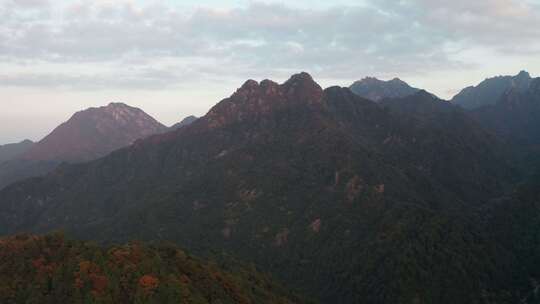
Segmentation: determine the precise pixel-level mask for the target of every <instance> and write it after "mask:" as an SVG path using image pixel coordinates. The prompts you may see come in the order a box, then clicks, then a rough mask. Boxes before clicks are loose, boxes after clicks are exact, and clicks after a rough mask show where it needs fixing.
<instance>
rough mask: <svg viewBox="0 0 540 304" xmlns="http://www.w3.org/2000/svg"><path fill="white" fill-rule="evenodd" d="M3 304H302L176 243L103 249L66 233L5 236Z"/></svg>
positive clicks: (257, 277)
mask: <svg viewBox="0 0 540 304" xmlns="http://www.w3.org/2000/svg"><path fill="white" fill-rule="evenodd" d="M0 303H39V304H42V303H44V304H47V303H51V304H52V303H194V304H196V303H197V304H198V303H224V304H225V303H242V304H251V303H303V302H302V301H300V300H299V299H297V298H295V297H293V296H291V295H290V294H289V293H287V292H285V291H284V290H283V289H282V288H281V287H279V286H278V285H275V284H274V283H272V282H271V281H269V280H268V278H267V277H266V276H264V275H261V274H259V273H256V272H255V271H252V270H249V271H248V270H245V269H241V268H236V269H235V270H234V272H231V271H228V272H225V271H223V270H222V269H220V267H218V266H217V264H216V263H214V262H210V263H209V262H203V261H202V260H199V259H197V258H194V257H191V256H189V255H187V254H186V253H185V252H184V251H182V250H180V249H178V248H176V247H175V246H172V245H163V246H152V247H150V246H145V245H143V244H140V243H132V244H128V245H123V246H113V247H109V248H104V247H101V246H98V245H95V244H92V243H85V242H78V241H69V240H65V239H64V237H63V236H62V235H61V234H55V235H48V236H42V237H38V236H32V235H18V236H13V237H9V238H5V239H0Z"/></svg>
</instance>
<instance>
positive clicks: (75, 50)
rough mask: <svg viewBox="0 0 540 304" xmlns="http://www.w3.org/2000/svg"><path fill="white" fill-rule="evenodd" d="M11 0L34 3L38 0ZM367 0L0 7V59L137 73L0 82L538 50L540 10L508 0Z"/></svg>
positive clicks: (440, 65) (155, 77)
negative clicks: (328, 4) (29, 9)
mask: <svg viewBox="0 0 540 304" xmlns="http://www.w3.org/2000/svg"><path fill="white" fill-rule="evenodd" d="M16 2H18V3H19V4H25V5H27V6H32V4H34V5H37V4H38V2H40V1H38V0H17V1H16ZM370 3H371V5H369V6H340V7H333V8H328V9H299V8H290V7H287V6H284V5H277V4H263V3H258V2H252V3H250V4H249V5H248V6H247V7H242V8H233V9H228V10H216V9H211V8H199V9H196V10H195V11H194V12H191V13H187V12H182V11H179V10H178V9H176V8H174V7H168V6H163V5H162V6H160V5H154V6H151V7H142V6H138V5H135V4H132V3H129V2H110V3H105V4H99V3H90V2H80V3H76V4H71V5H69V6H68V7H62V8H60V7H55V8H54V10H55V14H54V16H55V17H50V15H46V14H34V15H28V14H26V13H25V12H21V11H20V10H17V9H16V8H15V7H14V5H9V6H7V5H6V6H1V5H0V16H3V15H6V14H8V11H9V15H10V16H11V18H10V19H9V20H8V19H3V20H0V58H1V59H2V60H3V61H4V62H48V63H54V62H59V63H72V64H86V63H92V64H93V63H96V64H99V63H107V64H110V65H115V66H116V67H117V69H118V70H122V69H125V68H126V66H133V67H134V68H135V69H137V72H136V73H133V74H132V75H129V77H117V76H118V75H112V74H111V75H101V74H99V75H98V74H96V75H91V76H84V77H82V76H81V77H73V76H70V75H62V74H55V75H51V76H52V77H45V78H49V79H48V80H41V81H40V80H39V79H38V78H40V77H42V76H45V75H34V76H32V77H28V75H27V76H24V77H22V76H10V77H7V76H6V77H3V78H0V83H2V84H4V85H8V84H9V85H20V86H23V85H28V86H36V85H55V84H58V83H64V85H66V86H69V85H72V86H74V87H80V86H82V83H83V82H84V81H87V82H88V83H89V85H88V87H91V88H94V87H103V86H110V85H118V86H120V87H130V86H131V87H149V88H160V87H166V86H167V85H168V84H169V83H171V82H172V83H177V82H179V81H197V80H201V79H207V78H209V77H212V75H223V76H222V77H223V78H235V77H238V78H244V77H246V75H249V76H250V77H257V76H259V75H261V76H262V77H264V76H268V75H273V76H276V77H280V76H282V75H285V74H287V73H290V72H292V71H297V70H313V71H317V72H319V73H321V74H324V75H326V76H327V77H330V78H338V79H339V78H355V77H359V76H361V75H359V74H362V76H363V75H364V74H368V73H374V72H377V71H379V72H380V71H384V72H385V73H387V74H401V75H403V74H407V73H408V74H418V73H427V72H428V71H430V70H434V69H437V70H445V69H448V70H451V69H463V68H467V67H469V66H471V65H472V63H469V62H461V61H459V60H456V59H455V58H454V56H453V55H454V53H455V52H456V51H455V49H456V48H457V49H459V48H460V47H462V46H464V45H467V46H468V47H474V46H480V47H488V48H491V49H494V50H497V51H499V52H505V53H508V52H524V53H526V52H529V53H531V52H535V51H536V50H537V49H538V43H537V42H536V40H537V37H539V36H540V26H539V25H540V24H539V21H538V20H540V10H539V9H538V7H536V6H532V5H531V4H526V3H520V2H518V1H517V0H515V1H513V0H477V1H470V0H467V1H465V0H455V1H452V2H449V1H448V2H442V1H431V0H403V1H394V0H392V1H391V0H377V1H372V2H370ZM12 4H13V3H12ZM49 9H50V8H49ZM59 10H61V11H59ZM501 37H504V39H501ZM162 61H173V62H175V63H173V64H172V65H168V66H169V67H170V68H172V67H174V69H177V70H174V71H168V72H167V71H165V70H164V68H163V66H162V65H161V64H160V62H162ZM201 61H202V62H207V63H203V64H201V63H200V62H201ZM140 66H151V67H155V68H154V70H153V71H154V72H153V73H152V72H149V73H148V74H145V73H143V72H142V68H141V67H140ZM180 71H182V72H180ZM186 74H188V75H189V76H188V77H186V76H185V75H186ZM124 76H125V75H124ZM115 78H118V79H124V80H116V82H115ZM102 79H107V81H103V80H102ZM126 79H127V80H126ZM109 80H111V82H109ZM47 82H50V83H47Z"/></svg>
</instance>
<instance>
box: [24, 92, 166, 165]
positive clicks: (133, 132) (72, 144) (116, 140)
mask: <svg viewBox="0 0 540 304" xmlns="http://www.w3.org/2000/svg"><path fill="white" fill-rule="evenodd" d="M165 130H166V127H165V126H163V125H162V124H161V123H159V122H158V121H156V120H155V119H153V118H152V117H150V116H149V115H148V114H146V113H145V112H143V111H142V110H140V109H138V108H133V107H130V106H128V105H126V104H123V103H111V104H109V105H108V106H105V107H100V108H90V109H87V110H84V111H80V112H77V113H75V114H74V115H73V116H72V117H71V118H70V119H69V120H68V121H67V122H65V123H63V124H61V125H60V126H58V127H57V128H56V129H54V130H53V131H52V133H50V134H49V135H48V136H46V137H45V138H44V139H43V140H41V141H40V142H38V143H37V144H35V145H34V146H33V147H32V148H31V149H30V150H29V151H27V152H26V153H24V154H23V155H21V156H20V158H21V159H24V160H32V161H67V162H80V161H88V160H92V159H95V158H98V157H100V156H104V155H106V154H108V153H110V152H112V151H114V150H116V149H119V148H122V147H125V146H128V145H130V144H132V143H133V142H134V141H135V140H137V139H140V138H143V137H147V136H149V135H152V134H156V133H160V132H163V131H165Z"/></svg>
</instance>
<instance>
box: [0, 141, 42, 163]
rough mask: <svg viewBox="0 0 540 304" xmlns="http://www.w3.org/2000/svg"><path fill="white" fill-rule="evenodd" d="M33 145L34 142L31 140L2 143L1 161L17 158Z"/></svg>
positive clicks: (0, 147)
mask: <svg viewBox="0 0 540 304" xmlns="http://www.w3.org/2000/svg"><path fill="white" fill-rule="evenodd" d="M33 145H34V143H33V142H32V141H30V140H24V141H21V142H20V143H15V144H6V145H0V163H3V162H5V161H8V160H12V159H14V158H16V157H17V156H19V155H21V154H23V153H24V152H26V151H28V149H30V148H31V147H32V146H33Z"/></svg>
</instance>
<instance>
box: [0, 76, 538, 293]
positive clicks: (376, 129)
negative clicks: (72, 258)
mask: <svg viewBox="0 0 540 304" xmlns="http://www.w3.org/2000/svg"><path fill="white" fill-rule="evenodd" d="M502 145H503V144H502V143H501V142H499V140H498V139H497V138H496V137H494V136H492V135H491V134H490V133H488V132H486V131H484V129H483V128H481V127H480V126H478V123H477V122H475V121H473V120H472V119H471V118H470V117H469V115H468V114H467V113H465V112H464V111H463V110H462V109H459V108H458V107H456V106H453V105H451V104H448V103H445V102H442V101H440V100H438V99H435V98H434V97H433V96H432V95H431V94H429V93H425V92H422V91H421V92H418V93H417V95H415V96H410V97H407V98H405V99H395V100H385V101H384V102H381V103H375V102H373V101H370V100H367V99H364V98H361V97H359V96H357V95H355V94H354V93H352V92H351V90H349V89H348V88H340V87H331V88H328V89H325V90H323V89H322V88H321V87H320V86H319V85H318V84H317V83H316V82H315V81H314V80H313V79H312V78H311V76H310V75H308V74H306V73H301V74H297V75H294V76H292V77H291V78H290V79H289V80H288V81H286V82H285V83H283V84H277V83H275V82H272V81H270V80H264V81H262V82H260V83H259V82H257V81H254V80H249V81H247V82H245V84H244V85H243V86H242V87H241V88H239V89H238V90H237V91H236V92H235V93H234V94H232V95H231V96H230V97H229V98H226V99H224V100H222V101H220V102H219V103H218V104H217V105H216V106H214V107H213V108H212V109H211V110H210V111H209V112H208V113H207V114H206V115H205V116H204V117H201V118H199V119H198V120H196V121H195V122H194V123H192V124H191V125H189V126H186V127H183V128H180V129H178V130H177V131H175V132H169V133H165V134H159V135H155V136H151V137H149V138H146V139H142V140H139V141H137V142H136V143H135V144H134V145H132V146H129V147H126V148H123V149H120V150H117V151H115V152H113V153H111V154H109V155H107V156H106V157H103V158H101V159H98V160H95V161H92V162H89V163H82V164H71V165H63V166H61V167H60V168H58V169H57V170H55V171H54V172H52V173H51V174H49V175H48V176H46V177H40V178H34V179H31V180H25V181H22V182H20V183H17V184H13V185H10V186H8V187H6V188H5V189H4V190H2V191H0V234H4V235H6V234H13V233H17V232H21V231H29V232H39V233H41V232H47V231H51V230H55V229H60V228H61V229H64V230H65V231H66V232H67V233H68V234H70V235H73V236H76V237H81V238H83V239H93V240H98V241H102V242H123V241H126V240H130V239H141V240H172V241H175V242H177V243H178V244H180V245H181V246H182V247H184V248H187V249H189V250H191V251H193V252H195V253H196V254H199V255H202V256H208V255H211V254H212V253H213V252H226V253H230V254H232V255H234V256H236V257H238V258H241V259H244V260H246V261H248V262H254V263H256V264H257V265H259V266H260V267H261V268H262V269H263V270H264V271H269V272H271V273H273V274H274V275H275V276H276V277H277V278H278V279H280V280H283V281H284V282H286V283H287V284H288V285H290V286H292V287H294V288H295V289H299V290H301V291H303V292H305V293H306V294H309V295H313V296H314V297H317V298H319V299H321V301H322V302H323V303H358V302H363V303H455V299H460V301H461V302H463V303H475V302H476V303H479V302H483V301H485V300H486V299H489V300H490V301H492V302H497V303H515V302H518V301H519V300H520V294H521V292H522V291H523V290H528V288H529V286H525V285H523V281H526V282H528V281H529V276H528V275H529V272H526V271H525V270H523V269H524V267H523V266H524V265H523V264H520V259H519V258H518V256H517V255H516V254H515V253H514V252H513V251H512V250H511V249H509V247H506V246H504V245H503V244H502V243H499V241H498V239H497V236H496V235H493V234H492V232H491V231H492V230H490V229H488V228H486V227H488V224H489V221H490V217H489V216H488V215H487V214H485V213H484V212H483V211H484V210H486V209H488V206H489V205H490V204H491V203H492V200H493V198H498V197H502V196H504V195H505V189H506V188H507V187H509V186H510V185H511V183H512V182H513V179H512V176H511V172H512V168H511V167H510V166H509V165H508V162H507V158H506V155H505V154H504V153H501V152H500V151H503V150H504V149H503V147H502ZM487 222H488V223H487Z"/></svg>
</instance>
